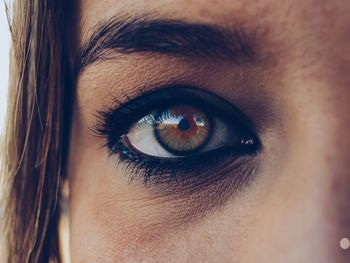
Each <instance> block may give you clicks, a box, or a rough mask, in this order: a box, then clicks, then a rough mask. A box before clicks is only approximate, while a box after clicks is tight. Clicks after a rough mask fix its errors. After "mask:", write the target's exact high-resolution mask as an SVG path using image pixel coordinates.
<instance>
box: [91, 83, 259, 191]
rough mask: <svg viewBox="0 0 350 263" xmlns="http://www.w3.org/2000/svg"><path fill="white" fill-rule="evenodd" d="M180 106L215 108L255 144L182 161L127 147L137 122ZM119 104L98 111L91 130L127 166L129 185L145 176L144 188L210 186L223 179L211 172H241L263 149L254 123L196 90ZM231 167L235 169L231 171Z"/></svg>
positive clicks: (177, 89) (171, 90)
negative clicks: (190, 181) (150, 184)
mask: <svg viewBox="0 0 350 263" xmlns="http://www.w3.org/2000/svg"><path fill="white" fill-rule="evenodd" d="M211 100H215V101H216V102H217V103H215V104H218V105H215V104H214V103H213V102H211ZM177 103H182V104H184V103H188V104H191V105H196V106H199V107H203V108H204V106H206V107H208V105H209V106H211V107H213V108H214V110H213V112H215V113H216V114H220V115H222V117H223V119H224V120H226V119H227V118H228V117H230V118H232V119H234V121H235V122H236V125H237V126H238V127H239V128H241V129H243V130H244V131H245V132H247V133H249V135H250V136H251V137H252V138H254V143H253V144H251V145H242V146H236V147H234V148H232V147H225V148H220V149H217V150H212V151H208V152H204V153H199V154H194V155H190V156H187V157H182V158H162V157H153V156H152V157H151V156H148V155H146V154H143V153H141V152H139V151H136V150H134V149H131V148H129V147H126V146H125V144H124V143H123V138H124V137H123V135H125V134H126V133H127V132H128V130H129V128H130V127H131V126H132V125H133V124H134V123H135V122H137V121H138V120H139V119H141V118H142V117H144V116H145V114H147V113H148V112H151V111H152V110H155V109H159V108H164V107H167V106H169V104H173V105H176V104H177ZM118 104H119V105H120V106H119V107H118V108H116V109H115V108H111V107H107V108H105V109H103V110H100V111H98V112H97V114H96V118H97V122H96V124H95V125H94V126H93V128H92V129H91V130H92V131H93V133H94V134H95V135H96V136H99V137H103V138H105V139H106V141H107V143H106V144H105V145H104V146H106V147H108V149H109V151H110V155H114V154H118V155H119V160H118V165H124V166H123V167H124V168H125V169H126V171H127V172H128V173H129V174H130V181H133V180H134V179H136V178H138V177H139V176H142V177H143V182H144V184H145V185H147V183H148V182H150V181H151V180H152V181H153V182H155V183H162V182H168V183H171V182H177V183H179V182H185V181H186V180H188V179H194V180H197V183H198V182H199V181H200V182H206V183H208V181H212V180H218V179H219V178H218V177H220V176H216V177H217V178H215V176H211V174H212V173H213V172H214V171H212V173H211V172H210V170H211V169H214V168H215V172H214V173H217V170H218V169H222V170H225V168H227V167H228V166H230V168H231V169H233V170H236V171H238V170H239V169H240V168H244V166H245V165H247V162H246V159H245V158H244V157H246V156H255V155H257V154H258V152H259V151H260V149H261V143H260V141H259V139H258V138H257V136H256V135H255V133H254V132H253V131H254V128H253V125H252V123H251V122H250V121H249V119H248V118H247V117H245V116H244V114H243V113H242V112H241V111H240V110H238V109H237V108H235V107H234V106H232V105H231V104H229V103H228V102H226V101H225V100H224V99H222V98H219V97H217V96H216V95H214V94H211V93H209V92H207V91H202V90H200V89H198V88H197V87H191V86H167V87H162V88H158V89H156V91H153V92H150V93H146V94H143V95H141V96H139V97H138V98H136V99H131V100H129V101H128V102H126V103H118ZM219 105H220V106H221V107H220V106H219ZM223 105H224V106H223ZM208 160H210V162H208ZM208 163H210V164H208ZM232 164H234V166H235V167H232ZM231 173H232V172H231ZM238 173H239V172H238ZM243 179H244V180H245V179H246V176H242V180H243ZM242 183H244V182H242Z"/></svg>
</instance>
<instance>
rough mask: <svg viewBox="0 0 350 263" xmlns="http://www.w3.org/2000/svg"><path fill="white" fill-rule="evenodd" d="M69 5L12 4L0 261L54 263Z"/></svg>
mask: <svg viewBox="0 0 350 263" xmlns="http://www.w3.org/2000/svg"><path fill="white" fill-rule="evenodd" d="M70 2H72V1H69V0H26V1H22V0H17V1H14V4H13V11H14V12H13V16H12V23H11V33H12V50H11V68H10V85H9V99H8V115H7V123H6V130H5V137H4V146H5V149H4V156H3V157H4V163H3V167H2V169H3V171H2V176H3V181H4V183H5V197H4V201H5V202H4V204H3V205H4V209H5V213H4V216H5V218H4V219H5V220H4V223H5V225H4V230H5V246H3V247H5V250H6V251H5V253H4V254H3V257H4V260H2V261H1V262H59V261H60V259H59V252H58V229H57V228H58V227H57V224H58V219H59V206H58V204H57V202H58V197H59V192H60V185H61V184H60V181H61V179H60V178H62V176H63V175H64V167H65V160H66V156H67V149H66V148H67V147H66V146H67V145H68V144H67V141H68V137H69V125H70V115H71V104H72V103H71V102H72V94H73V92H72V90H73V89H72V81H71V70H70V64H71V63H70V61H69V58H70V57H71V56H70V48H69V47H70V39H69V37H68V36H69V34H68V33H69V32H68V31H67V30H66V29H67V28H69V27H68V26H65V25H66V24H67V23H68V21H69V17H70V13H71V12H72V6H71V5H72V4H71V3H70Z"/></svg>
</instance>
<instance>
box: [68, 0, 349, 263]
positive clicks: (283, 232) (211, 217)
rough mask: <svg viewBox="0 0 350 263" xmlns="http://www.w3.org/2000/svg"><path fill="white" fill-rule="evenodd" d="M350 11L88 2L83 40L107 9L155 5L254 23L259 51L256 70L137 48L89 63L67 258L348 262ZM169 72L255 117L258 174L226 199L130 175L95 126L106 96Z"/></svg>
mask: <svg viewBox="0 0 350 263" xmlns="http://www.w3.org/2000/svg"><path fill="white" fill-rule="evenodd" d="M349 12H350V2H349V1H346V0H334V1H316V0H306V1H305V0H295V1H272V0H256V1H245V0H235V1H232V0H227V1H226V0H220V1H218V0H199V1H190V0H187V1H185V0H178V1H168V0H160V1H143V0H142V1H141V0H139V1H120V0H118V1H117V0H105V1H94V0H81V1H80V2H79V4H78V17H79V19H78V23H77V28H76V29H77V30H76V31H77V32H78V33H77V47H79V46H81V45H82V43H84V41H86V39H87V37H88V36H89V35H90V34H91V30H92V28H93V27H94V25H95V24H96V23H98V22H99V21H100V20H101V19H105V18H109V17H113V16H124V15H129V16H144V15H148V16H150V15H151V17H155V18H161V19H178V20H184V21H186V22H196V23H197V22H199V23H210V24H215V25H219V26H224V25H235V24H240V25H243V27H244V28H245V29H246V30H247V31H254V32H257V36H258V38H257V40H258V46H259V54H261V55H262V57H263V59H262V62H261V63H260V64H259V65H257V66H254V67H249V68H248V67H240V66H237V65H230V63H226V62H224V61H220V60H219V61H215V62H212V61H208V60H205V59H187V58H177V57H172V56H165V55H160V54H131V55H123V56H119V57H116V58H114V59H111V60H108V61H105V62H99V63H95V64H92V65H89V66H88V67H87V68H86V69H85V70H84V71H83V72H81V74H80V75H79V77H78V81H77V95H76V102H75V108H74V117H73V122H72V136H71V143H70V162H69V169H68V172H69V189H70V196H69V208H70V254H71V259H72V262H105V263H106V262H245V263H250V262H260V263H264V262H270V263H271V262H285V263H289V262H290V263H295V262H298V263H303V262H305V263H307V262H319V263H323V262H324V263H328V262H334V263H343V262H344V263H345V262H349V261H350V249H348V250H342V249H341V248H340V246H339V241H340V240H341V239H342V238H343V237H347V238H349V239H350V202H349V200H350V187H349V186H350V174H349V156H350V137H349V136H348V135H349V129H350V114H349V112H350V103H349V101H350V88H349V87H350V74H349V72H350V45H349V43H350V16H349V15H348V14H349ZM135 73H136V74H135ZM172 79H180V80H183V81H188V82H191V83H195V84H196V85H198V86H203V89H207V90H209V91H211V92H214V93H216V94H217V95H219V96H221V97H223V98H224V99H226V100H227V101H229V102H231V103H233V104H234V105H236V106H238V107H239V108H240V109H241V110H242V111H243V112H244V113H245V114H246V115H247V116H248V117H249V118H250V119H251V120H252V121H253V122H254V123H256V126H257V127H258V136H259V138H260V139H261V141H262V144H263V146H264V148H263V150H262V152H261V153H260V154H259V156H258V157H257V162H258V163H259V169H258V170H257V171H256V176H255V177H254V179H253V180H252V182H251V183H250V184H249V185H248V186H246V187H243V188H242V189H241V191H239V193H235V194H231V193H230V194H228V195H232V196H230V198H227V201H226V202H225V203H224V204H221V205H220V206H218V207H216V206H215V205H213V207H214V208H210V209H209V208H207V207H206V205H205V202H204V203H201V202H200V200H201V199H200V198H196V197H198V195H199V194H198V195H195V196H190V197H188V198H187V197H185V198H184V197H180V196H179V195H177V194H173V195H171V196H167V195H165V196H164V195H161V194H160V191H159V189H157V186H156V185H153V186H150V187H144V185H143V184H142V180H136V181H134V182H132V183H129V182H128V177H129V176H130V173H131V172H130V171H129V172H128V171H125V170H123V169H121V168H120V167H118V165H117V159H118V157H117V156H116V155H112V156H109V153H108V150H107V149H106V148H105V147H102V148H101V145H103V144H104V143H105V139H104V138H99V137H96V136H94V135H93V134H92V133H91V131H90V130H89V127H91V126H93V124H94V123H95V122H96V117H95V116H94V115H93V114H94V113H96V111H97V110H99V109H101V108H103V107H104V106H105V105H111V103H112V101H111V94H112V95H113V96H114V97H116V98H118V99H121V100H122V99H125V94H126V95H127V96H129V97H132V96H137V95H138V94H139V93H140V90H139V88H138V87H140V86H142V87H145V89H146V90H147V89H149V87H152V85H153V84H154V83H162V82H166V81H169V80H172ZM257 109H261V110H257ZM212 191H214V190H213V189H212V190H210V189H209V190H206V191H204V192H201V194H200V195H199V196H204V197H203V198H205V196H210V195H211V194H212ZM215 191H216V192H217V191H220V189H215ZM213 198H216V197H213Z"/></svg>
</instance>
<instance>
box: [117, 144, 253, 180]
mask: <svg viewBox="0 0 350 263" xmlns="http://www.w3.org/2000/svg"><path fill="white" fill-rule="evenodd" d="M113 153H119V164H122V165H123V168H124V169H125V170H126V171H127V172H128V173H129V174H130V178H129V181H130V182H132V181H134V180H135V179H137V178H140V177H141V178H143V183H144V185H147V184H148V183H149V182H152V183H155V184H158V183H171V182H176V183H182V182H184V181H187V180H188V179H194V180H197V182H199V181H201V182H202V183H203V182H205V181H208V179H209V178H210V180H217V179H218V178H216V179H215V173H218V170H219V169H220V168H221V169H224V168H225V167H227V166H230V168H232V169H231V170H233V169H236V166H240V165H242V164H243V163H245V162H244V159H245V158H244V157H247V155H249V156H252V155H256V154H257V153H258V148H257V147H256V146H251V147H249V146H247V145H244V146H241V147H240V146H236V147H231V148H221V149H218V150H214V151H210V152H206V153H203V154H196V155H193V156H188V157H182V158H158V157H149V156H147V155H144V154H142V153H139V152H137V151H134V150H132V149H130V148H129V147H127V146H125V145H124V143H123V142H121V141H120V142H119V143H118V144H117V146H116V147H113ZM209 160H210V162H209ZM214 168H215V171H213V169H214ZM213 173H214V176H212V175H213Z"/></svg>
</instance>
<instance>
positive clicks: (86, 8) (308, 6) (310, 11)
mask: <svg viewBox="0 0 350 263" xmlns="http://www.w3.org/2000/svg"><path fill="white" fill-rule="evenodd" d="M79 11H80V14H79V17H80V29H81V32H82V33H83V34H82V35H86V34H87V32H88V31H89V30H90V29H91V28H92V27H93V26H94V25H95V24H96V23H98V21H100V20H101V19H107V18H110V17H113V16H148V17H152V18H153V17H156V18H169V19H182V20H186V21H188V22H202V23H218V24H220V23H223V24H229V23H235V22H236V21H240V22H241V23H246V24H248V25H251V26H253V25H255V26H258V25H263V24H265V23H266V24H268V23H274V27H277V28H278V27H281V26H286V24H285V23H288V21H294V23H295V22H296V21H299V22H301V21H303V22H305V21H309V22H312V21H313V22H314V23H315V22H317V24H319V23H327V22H325V21H329V20H330V19H333V18H335V17H336V16H342V15H344V16H346V15H347V14H348V12H349V11H350V1H347V0H334V1H315V0H286V1H274V0H255V1H254V0H196V1H194V0H176V1H173V0H159V1H149V0H134V1H133V0H131V1H130V0H128V1H123V0H105V1H97V0H80V1H79ZM300 20H301V21H300ZM315 24H316V23H315Z"/></svg>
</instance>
